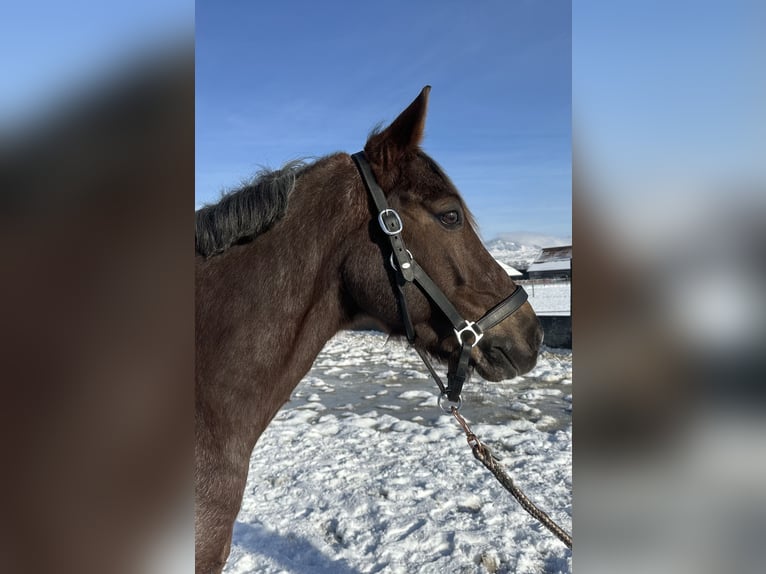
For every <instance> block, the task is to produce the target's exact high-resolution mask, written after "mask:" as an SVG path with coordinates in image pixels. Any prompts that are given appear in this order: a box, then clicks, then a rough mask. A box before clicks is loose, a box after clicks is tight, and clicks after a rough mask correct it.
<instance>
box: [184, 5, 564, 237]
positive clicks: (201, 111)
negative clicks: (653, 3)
mask: <svg viewBox="0 0 766 574" xmlns="http://www.w3.org/2000/svg"><path fill="white" fill-rule="evenodd" d="M195 20H196V34H195V37H196V70H197V72H196V101H197V115H196V198H195V200H196V204H197V206H199V205H201V204H202V203H205V202H211V201H215V200H216V199H217V198H218V197H219V195H220V192H221V191H223V190H225V189H227V188H231V187H232V186H236V185H237V184H238V183H240V182H241V181H242V180H243V179H245V178H247V177H248V176H250V175H252V174H253V173H254V172H255V171H257V169H258V168H259V167H261V166H268V167H279V166H280V165H281V164H283V163H285V162H286V161H288V160H290V159H295V158H300V157H318V156H322V155H325V154H328V153H332V152H335V151H347V152H354V151H357V150H359V149H361V148H362V147H363V145H364V142H365V139H366V135H367V133H368V132H369V130H370V129H371V128H372V127H373V126H374V125H376V124H377V123H378V122H381V121H383V122H388V121H390V120H392V119H393V118H394V117H396V115H397V114H398V113H399V112H400V111H401V110H402V109H404V108H405V107H406V106H407V105H408V104H409V103H410V101H412V99H414V97H415V96H416V95H417V94H418V92H419V91H420V89H421V88H422V87H423V86H424V85H426V84H430V85H431V86H432V87H433V90H432V92H431V98H430V103H429V115H428V121H427V125H426V137H425V140H424V142H423V147H424V149H425V150H426V151H427V152H428V153H429V154H431V155H432V156H433V157H434V159H436V160H437V161H438V162H439V163H440V164H441V165H442V166H443V167H444V168H445V170H446V171H447V173H448V174H449V175H450V177H451V178H452V179H453V181H454V182H455V184H456V185H457V187H458V189H459V190H460V191H461V192H462V194H463V196H464V198H465V200H466V202H467V203H468V205H469V207H470V208H471V210H472V211H473V212H474V215H475V216H476V218H477V220H478V222H479V225H480V228H481V232H482V235H483V237H484V238H485V239H491V238H492V237H493V236H495V235H497V234H499V233H501V232H512V231H527V232H535V233H543V234H550V235H557V236H564V237H566V236H570V235H571V112H570V110H571V9H570V3H569V2H567V1H558V0H552V1H546V2H534V1H515V2H505V1H485V2H464V1H460V2H457V1H439V2H437V1H423V2H404V1H401V0H397V1H392V2H386V3H368V2H355V3H348V2H329V3H321V2H296V1H290V2H279V3H277V2H268V3H257V2H245V1H239V2H226V3H224V2H212V1H204V2H198V3H197V6H196V18H195Z"/></svg>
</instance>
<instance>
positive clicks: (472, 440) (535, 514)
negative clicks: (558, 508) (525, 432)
mask: <svg viewBox="0 0 766 574" xmlns="http://www.w3.org/2000/svg"><path fill="white" fill-rule="evenodd" d="M450 412H451V413H452V416H454V417H455V420H456V421H457V422H458V424H459V425H460V426H461V427H462V428H463V430H464V431H465V437H466V440H467V441H468V444H469V445H470V447H471V450H473V456H474V457H476V460H478V461H479V462H481V463H482V464H483V465H484V466H486V467H487V470H489V471H490V472H491V473H492V474H493V475H494V476H495V478H496V479H497V480H498V482H499V483H500V484H502V485H503V486H504V487H505V489H506V490H507V491H508V492H510V493H511V495H513V497H514V498H515V499H516V500H517V501H518V503H519V504H520V505H521V507H522V508H523V509H524V510H526V511H527V512H528V513H529V514H530V515H531V516H532V518H534V519H535V520H537V521H538V522H539V523H540V524H542V525H543V526H545V527H546V528H547V529H548V530H550V531H551V532H552V533H553V535H554V536H555V537H556V538H558V539H559V540H561V541H562V542H563V543H564V544H565V545H566V547H567V548H569V549H570V550H571V549H572V536H571V535H570V534H568V533H567V531H566V530H564V529H563V528H561V526H559V525H558V524H557V523H556V522H555V521H554V520H553V519H552V518H551V517H550V516H548V514H547V513H545V512H544V511H543V510H541V509H540V508H538V507H537V505H535V503H534V502H532V501H531V500H529V498H527V496H526V495H525V494H524V493H523V492H522V491H521V489H520V488H519V487H518V486H516V485H515V484H514V482H513V479H512V478H511V477H510V476H509V475H508V473H507V472H506V471H505V469H504V468H503V467H502V466H500V463H499V462H498V461H497V459H496V458H495V457H494V456H492V451H490V450H489V447H488V446H487V445H485V444H484V443H483V442H481V441H480V440H479V437H477V436H476V434H474V432H473V431H472V430H471V427H469V426H468V423H467V422H466V420H465V419H464V418H463V417H462V415H461V414H460V412H459V411H458V409H457V407H456V406H452V407H451V408H450Z"/></svg>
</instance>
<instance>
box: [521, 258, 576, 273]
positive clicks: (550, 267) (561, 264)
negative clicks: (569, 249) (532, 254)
mask: <svg viewBox="0 0 766 574" xmlns="http://www.w3.org/2000/svg"><path fill="white" fill-rule="evenodd" d="M570 269H572V260H571V259H566V260H563V261H562V260H558V261H546V262H544V263H533V264H532V265H530V266H529V269H527V271H528V272H529V273H534V272H535V271H566V270H570Z"/></svg>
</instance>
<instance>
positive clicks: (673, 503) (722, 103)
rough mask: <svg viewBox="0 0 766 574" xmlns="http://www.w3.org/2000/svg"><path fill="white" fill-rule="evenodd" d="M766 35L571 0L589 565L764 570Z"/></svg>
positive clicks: (696, 14)
mask: <svg viewBox="0 0 766 574" xmlns="http://www.w3.org/2000/svg"><path fill="white" fill-rule="evenodd" d="M765 38H766V18H764V6H763V5H762V3H756V2H749V1H734V2H703V3H692V2H679V1H671V2H662V3H659V2H640V3H639V2H626V3H620V5H619V7H618V6H617V5H614V4H612V3H606V2H590V1H586V2H580V1H578V0H575V2H574V4H573V118H574V136H573V138H574V145H573V150H574V151H573V156H574V157H573V173H574V178H573V179H574V181H573V185H574V192H573V196H574V206H573V207H574V210H573V211H574V245H575V246H576V247H575V249H576V250H577V266H576V267H575V269H573V274H574V276H575V277H576V279H575V280H574V292H573V324H574V337H573V341H574V347H575V348H576V349H577V352H576V355H577V361H576V364H575V369H574V381H575V392H574V397H575V398H574V401H575V403H576V408H575V409H574V413H575V415H574V437H575V442H574V444H575V449H574V516H575V521H574V525H575V533H574V538H575V551H574V562H573V563H574V569H575V571H578V572H579V571H582V572H588V573H599V572H623V573H632V572H636V573H638V572H642V573H643V572H653V573H661V572H673V573H680V572H697V573H700V572H761V571H763V565H762V559H761V558H760V546H761V539H762V533H763V532H764V530H766V495H765V491H764V489H763V484H766V442H764V440H763V439H764V436H765V434H766V433H764V431H766V421H764V416H763V415H764V401H763V399H764V372H766V369H765V367H766V353H764V350H766V349H765V347H766V344H765V342H766V303H765V302H764V298H763V294H764V293H766V257H764V256H765V255H766V225H765V223H766V174H765V168H766V162H763V157H764V150H766V145H764V144H766V129H765V128H766V122H765V121H764V120H765V119H766V116H765V115H764V106H763V102H764V101H766V98H764V95H765V94H766V91H765V90H764V75H763V73H762V69H763V65H762V58H761V56H760V55H761V54H764V53H766V49H764V48H766V46H765V45H764V39H765Z"/></svg>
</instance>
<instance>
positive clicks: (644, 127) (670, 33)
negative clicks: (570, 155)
mask: <svg viewBox="0 0 766 574" xmlns="http://www.w3.org/2000/svg"><path fill="white" fill-rule="evenodd" d="M617 6H618V5H617V4H614V5H613V6H610V5H607V4H606V3H605V2H603V1H602V0H577V2H575V9H574V14H573V21H572V30H573V52H572V71H573V102H574V124H575V141H576V142H577V144H578V145H581V144H584V145H583V148H584V153H583V154H582V155H579V156H578V157H580V158H582V159H584V160H585V162H584V163H585V167H588V168H589V169H590V168H592V170H593V171H597V172H598V173H599V175H600V176H601V177H602V179H604V180H606V181H608V182H609V183H610V186H609V187H608V190H607V192H608V193H612V194H615V193H616V194H619V193H626V192H627V193H634V192H635V184H636V182H640V183H639V185H644V186H645V187H647V186H646V185H645V181H647V179H649V178H654V179H655V180H663V179H664V180H668V179H669V180H670V181H674V180H675V179H677V178H679V177H684V178H689V177H694V178H696V179H697V180H700V181H708V182H713V181H715V182H726V183H729V184H736V182H742V181H746V180H747V179H748V178H753V177H754V176H755V175H756V174H760V176H762V175H763V168H764V165H766V164H765V163H764V161H763V147H764V142H766V122H765V121H764V118H766V116H764V113H763V102H764V101H766V76H764V73H763V69H764V64H763V56H764V54H766V4H764V2H763V1H762V0H728V1H722V0H717V1H710V0H706V1H703V2H690V1H678V0H676V1H672V2H667V1H662V0H625V1H623V2H620V3H619V7H617Z"/></svg>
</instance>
